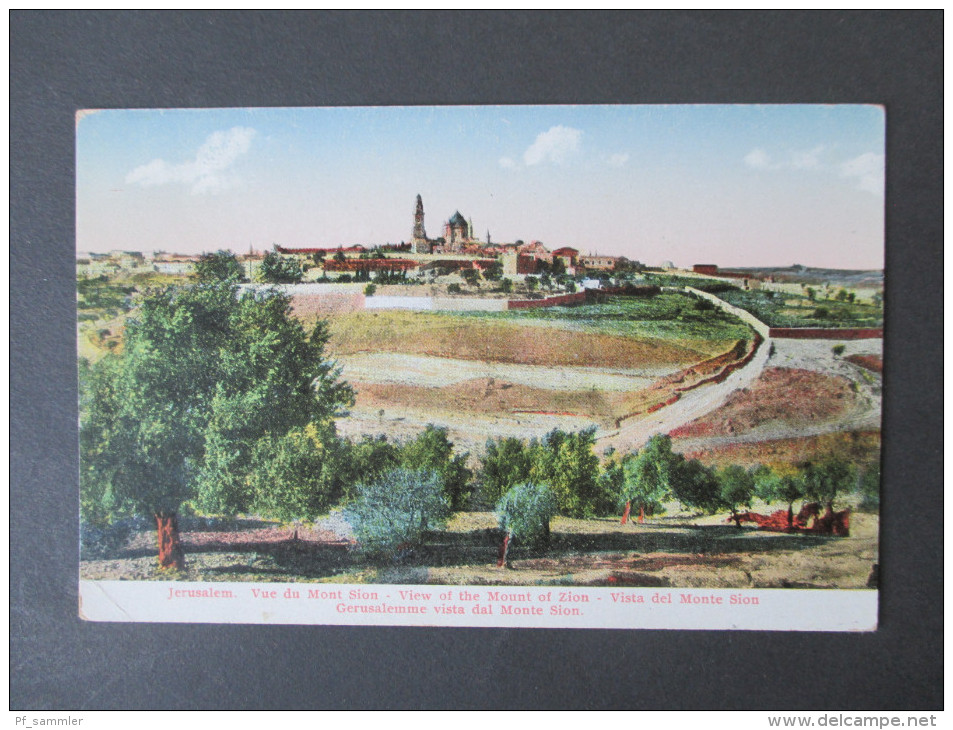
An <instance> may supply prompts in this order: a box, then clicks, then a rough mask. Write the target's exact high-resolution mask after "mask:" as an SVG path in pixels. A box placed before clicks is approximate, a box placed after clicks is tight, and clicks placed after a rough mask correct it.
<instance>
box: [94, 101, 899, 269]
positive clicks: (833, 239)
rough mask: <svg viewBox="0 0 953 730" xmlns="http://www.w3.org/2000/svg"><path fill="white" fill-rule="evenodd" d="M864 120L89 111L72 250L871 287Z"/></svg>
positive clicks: (500, 110)
mask: <svg viewBox="0 0 953 730" xmlns="http://www.w3.org/2000/svg"><path fill="white" fill-rule="evenodd" d="M884 134H885V119H884V111H883V109H882V108H881V107H878V106H868V105H835V106H821V105H773V106H740V105H731V106H727V105H712V106H538V107H530V106H510V107H368V108H286V109H206V110H104V111H85V112H80V113H78V114H77V150H76V151H77V201H76V206H77V207H76V210H77V249H78V250H82V251H90V252H104V251H109V250H114V249H123V250H140V251H152V250H166V251H175V252H178V253H186V254H188V253H192V254H194V253H200V252H202V251H213V250H217V249H231V250H233V251H235V252H236V253H243V252H246V251H248V250H249V248H254V249H256V250H270V249H271V247H272V246H273V245H275V244H277V245H281V246H287V247H335V246H340V245H344V246H348V245H357V244H359V245H364V246H374V245H380V244H385V243H391V244H396V243H401V242H403V241H409V240H410V239H411V237H412V233H413V223H414V221H413V216H414V211H415V199H416V196H417V195H418V194H420V195H421V197H422V200H423V205H424V212H425V216H426V218H425V224H426V229H427V233H428V234H429V235H430V236H431V237H436V236H438V235H440V231H442V229H443V224H444V223H445V222H446V221H447V220H448V219H449V218H450V217H451V216H452V215H453V214H454V213H455V212H456V211H460V213H461V214H462V215H463V216H464V217H465V218H466V219H467V220H468V221H472V224H473V233H474V235H475V237H477V238H479V239H481V240H482V239H485V236H486V233H487V232H489V234H490V236H491V238H492V240H493V241H494V242H506V241H515V240H517V239H521V240H525V241H527V242H528V241H530V240H539V241H542V242H543V243H544V244H545V245H546V246H547V247H549V248H550V249H551V250H552V249H557V248H560V247H563V246H569V247H573V248H576V249H578V250H579V251H581V252H584V253H590V252H591V253H598V254H602V255H612V256H626V257H627V258H630V259H636V260H639V261H642V262H643V263H646V264H649V265H657V264H658V263H660V262H661V261H665V260H669V261H674V262H675V263H676V264H677V265H679V266H691V265H692V264H693V263H699V262H705V263H716V264H718V265H720V266H724V267H730V266H784V265H790V264H792V263H794V262H799V263H802V264H805V265H809V266H818V267H828V268H840V269H878V268H882V267H883V260H884V250H883V246H884V235H883V217H884Z"/></svg>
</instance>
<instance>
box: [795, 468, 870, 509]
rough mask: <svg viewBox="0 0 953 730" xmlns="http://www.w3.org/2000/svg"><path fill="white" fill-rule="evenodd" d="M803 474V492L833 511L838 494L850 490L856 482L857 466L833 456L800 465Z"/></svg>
mask: <svg viewBox="0 0 953 730" xmlns="http://www.w3.org/2000/svg"><path fill="white" fill-rule="evenodd" d="M801 469H802V473H803V475H804V493H805V494H806V496H807V497H808V498H810V499H813V500H815V501H817V502H822V503H824V504H825V505H826V507H827V511H828V512H833V510H834V501H835V500H836V499H837V497H838V495H840V494H843V493H845V492H851V491H853V490H854V487H855V486H856V484H857V467H855V466H854V465H853V464H851V463H850V462H847V461H844V460H842V459H837V458H834V457H831V458H828V459H825V460H823V461H821V462H817V463H813V462H807V463H804V464H802V465H801Z"/></svg>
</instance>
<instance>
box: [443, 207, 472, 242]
mask: <svg viewBox="0 0 953 730" xmlns="http://www.w3.org/2000/svg"><path fill="white" fill-rule="evenodd" d="M443 238H444V240H445V241H446V246H447V248H448V250H450V251H462V250H463V244H465V243H469V242H470V239H471V238H472V234H471V232H470V224H469V223H468V222H467V220H466V218H464V217H463V216H462V215H460V211H459V210H458V211H456V212H455V213H454V214H453V215H452V216H450V220H448V221H447V222H446V223H444V225H443Z"/></svg>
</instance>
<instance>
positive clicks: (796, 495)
mask: <svg viewBox="0 0 953 730" xmlns="http://www.w3.org/2000/svg"><path fill="white" fill-rule="evenodd" d="M754 480H755V487H754V490H755V496H757V497H759V498H760V499H763V500H764V501H765V502H767V503H768V504H771V503H772V502H775V501H780V502H782V503H784V504H787V506H788V527H793V526H794V503H795V502H796V501H797V500H799V499H803V498H804V480H803V478H802V476H801V475H800V474H797V473H790V472H784V473H779V472H777V471H773V470H771V469H769V468H768V467H762V468H760V469H757V470H756V471H755V473H754Z"/></svg>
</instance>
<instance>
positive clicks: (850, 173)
mask: <svg viewBox="0 0 953 730" xmlns="http://www.w3.org/2000/svg"><path fill="white" fill-rule="evenodd" d="M840 172H841V175H843V176H844V177H850V178H856V180H857V187H858V188H860V189H861V190H866V191H867V192H868V193H873V194H874V195H883V194H884V156H883V155H882V154H876V153H874V152H865V153H864V154H862V155H859V156H857V157H855V158H853V159H852V160H848V161H847V162H845V163H843V164H842V165H841V166H840Z"/></svg>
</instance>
